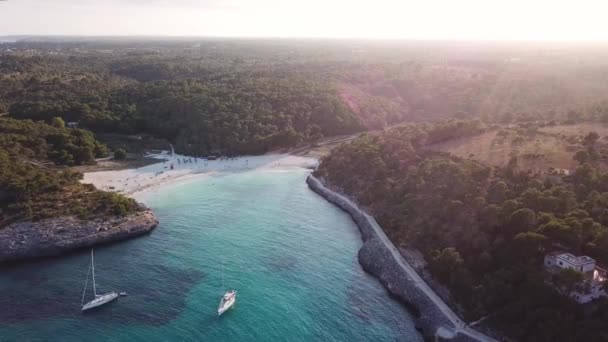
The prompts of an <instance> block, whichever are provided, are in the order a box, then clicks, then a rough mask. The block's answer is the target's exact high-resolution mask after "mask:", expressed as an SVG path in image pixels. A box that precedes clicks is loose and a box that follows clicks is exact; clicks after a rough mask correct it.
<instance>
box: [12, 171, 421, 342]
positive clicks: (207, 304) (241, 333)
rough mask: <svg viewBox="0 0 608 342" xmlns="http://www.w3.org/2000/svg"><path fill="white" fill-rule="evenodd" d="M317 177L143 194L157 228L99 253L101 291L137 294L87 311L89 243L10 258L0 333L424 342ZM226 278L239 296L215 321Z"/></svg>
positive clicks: (196, 182)
mask: <svg viewBox="0 0 608 342" xmlns="http://www.w3.org/2000/svg"><path fill="white" fill-rule="evenodd" d="M307 174H308V171H306V170H290V171H279V170H266V171H248V172H243V173H226V174H221V175H214V176H206V177H200V178H194V179H190V180H187V181H183V182H181V183H177V184H173V185H168V186H165V187H163V188H161V189H159V190H156V191H153V192H148V193H146V194H145V195H144V196H143V200H144V201H145V202H146V204H148V205H149V206H151V207H152V208H153V209H154V210H155V212H156V213H157V215H158V218H159V220H160V225H159V226H158V228H157V229H156V230H155V231H154V232H152V234H150V235H147V236H144V237H141V238H137V239H133V240H130V241H126V242H122V243H119V244H114V245H110V246H102V247H99V248H97V249H96V250H95V256H96V258H95V260H96V269H97V273H96V274H97V282H98V290H99V291H101V292H103V291H104V290H105V291H107V290H117V291H127V292H128V293H129V296H128V297H122V298H119V299H118V300H117V301H115V302H113V303H111V304H109V305H107V306H105V307H102V308H99V309H98V310H95V311H91V312H89V313H86V314H81V313H80V301H81V293H82V288H83V285H84V279H85V277H86V273H87V267H88V263H89V252H88V251H82V252H78V253H74V254H70V255H67V256H64V257H59V258H52V259H48V260H44V261H35V262H30V263H24V264H19V265H14V266H10V267H2V268H0V293H1V297H0V340H1V341H146V342H151V341H420V340H421V337H420V335H419V334H418V333H417V332H416V331H415V330H414V324H413V321H412V319H411V316H410V315H409V314H408V312H407V311H406V310H405V309H404V308H403V307H402V306H401V305H400V304H398V303H397V302H396V301H394V300H392V299H391V298H389V296H388V294H387V292H386V291H385V290H384V288H383V287H382V286H381V285H380V283H379V282H378V281H376V280H375V279H374V278H373V277H371V276H369V275H367V274H365V273H364V271H363V270H362V269H361V267H360V266H359V264H358V262H357V251H358V249H359V248H360V246H361V238H360V235H359V232H358V230H357V228H356V226H355V225H354V223H353V222H352V220H351V219H350V218H349V217H348V216H347V215H346V214H345V213H343V212H342V211H340V210H339V209H337V208H335V207H334V206H333V205H331V204H329V203H327V202H326V201H325V200H324V199H322V198H321V197H319V196H318V195H316V194H315V193H313V192H312V191H310V190H309V189H308V187H307V186H306V184H305V182H304V180H305V177H306V176H307ZM222 265H223V268H224V273H223V274H224V279H225V286H224V287H222ZM229 288H234V289H236V290H238V296H237V303H236V306H235V307H234V308H233V309H232V310H231V311H229V312H227V313H226V314H224V315H223V316H222V317H221V318H219V319H218V318H216V315H215V313H216V309H217V304H218V302H219V299H220V297H221V295H222V294H223V292H224V291H225V290H226V289H229Z"/></svg>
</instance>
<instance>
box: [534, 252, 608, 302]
mask: <svg viewBox="0 0 608 342" xmlns="http://www.w3.org/2000/svg"><path fill="white" fill-rule="evenodd" d="M545 268H546V269H547V270H548V271H549V272H553V273H555V272H556V271H560V270H563V269H568V268H569V269H573V270H576V271H578V272H581V273H582V274H583V276H584V280H583V281H582V282H581V283H580V284H578V285H577V286H576V289H575V290H574V291H572V292H571V293H570V297H572V299H574V300H575V301H576V302H577V303H579V304H584V303H589V302H590V301H592V300H594V299H597V298H600V297H602V296H603V297H608V294H607V293H606V291H604V283H605V282H606V279H607V278H608V274H607V273H608V272H606V270H604V269H602V268H600V267H598V266H597V264H596V262H595V260H594V259H593V258H590V257H588V256H574V255H572V254H570V253H550V254H547V255H546V256H545Z"/></svg>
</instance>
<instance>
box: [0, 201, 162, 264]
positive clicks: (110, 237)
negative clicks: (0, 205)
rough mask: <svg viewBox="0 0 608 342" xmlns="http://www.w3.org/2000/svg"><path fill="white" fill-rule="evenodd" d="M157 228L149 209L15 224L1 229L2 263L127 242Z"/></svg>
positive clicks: (0, 255)
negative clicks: (120, 214)
mask: <svg viewBox="0 0 608 342" xmlns="http://www.w3.org/2000/svg"><path fill="white" fill-rule="evenodd" d="M157 225H158V220H157V219H156V216H155V215H154V213H153V212H152V210H150V209H148V208H142V210H141V211H138V212H136V213H133V214H130V215H127V216H124V217H119V216H116V217H110V218H104V219H94V220H81V219H78V218H76V217H72V216H69V217H58V218H51V219H46V220H41V221H38V222H18V223H13V224H11V225H9V226H7V227H4V228H2V229H0V263H6V262H12V261H20V260H27V259H34V258H39V257H47V256H54V255H59V254H62V253H66V252H69V251H72V250H76V249H80V248H87V247H92V246H94V245H99V244H104V243H110V242H115V241H120V240H125V239H129V238H132V237H136V236H140V235H143V234H146V233H149V232H150V231H152V230H153V229H154V228H156V226H157Z"/></svg>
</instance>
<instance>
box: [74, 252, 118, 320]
mask: <svg viewBox="0 0 608 342" xmlns="http://www.w3.org/2000/svg"><path fill="white" fill-rule="evenodd" d="M91 270H92V271H93V272H92V273H93V294H94V295H95V298H94V299H93V300H92V301H90V302H88V303H86V304H84V305H83V306H82V311H86V310H89V309H93V308H96V307H98V306H102V305H104V304H107V303H109V302H111V301H113V300H114V299H116V298H118V293H116V292H114V291H112V292H108V293H105V294H102V295H98V294H97V285H96V284H95V258H94V255H93V250H92V249H91V265H90V266H89V272H90V271H91ZM88 281H89V273H87V279H86V280H85V283H84V290H83V291H82V301H81V304H83V303H84V297H85V294H86V292H87V283H88Z"/></svg>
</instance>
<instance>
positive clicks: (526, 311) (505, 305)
mask: <svg viewBox="0 0 608 342" xmlns="http://www.w3.org/2000/svg"><path fill="white" fill-rule="evenodd" d="M488 129H489V127H486V126H484V125H483V124H481V123H480V122H478V121H466V122H465V121H448V122H441V123H437V124H418V125H406V126H402V127H396V128H393V129H391V130H388V131H386V132H384V133H377V134H368V135H364V136H363V137H361V138H359V139H357V140H355V141H353V142H352V143H349V144H344V145H342V146H341V147H339V148H336V149H335V150H333V151H332V153H331V154H330V155H329V156H327V157H326V158H324V159H323V160H322V163H321V165H320V168H319V169H318V170H317V171H316V172H315V173H316V175H317V176H319V177H322V178H323V179H325V180H326V181H327V182H328V183H329V184H330V185H331V186H333V187H335V188H337V189H339V190H341V191H342V192H344V193H346V194H348V195H350V196H352V197H354V198H355V199H356V200H357V201H358V202H359V203H360V204H362V205H363V206H365V207H367V208H369V210H370V211H371V213H372V214H373V215H374V216H375V217H376V218H377V220H378V221H379V223H380V224H381V226H382V227H383V229H384V230H385V231H386V233H387V235H388V236H389V237H390V238H391V240H392V241H393V242H394V243H395V244H396V245H403V246H409V247H412V248H416V249H419V250H420V251H421V252H422V253H423V254H424V256H425V259H426V260H427V261H428V262H429V265H428V268H429V270H430V272H431V274H432V275H433V276H434V278H435V279H437V280H438V281H439V282H440V283H442V284H444V285H446V286H447V287H448V288H449V289H450V292H451V295H452V297H453V298H454V299H455V301H456V302H457V303H458V304H459V305H460V306H461V307H462V308H463V309H464V311H465V313H466V317H467V319H468V320H470V321H474V320H477V319H479V318H481V317H489V318H488V321H489V323H490V324H491V325H492V326H493V327H494V328H497V329H498V330H499V331H502V332H504V333H505V334H506V335H508V336H510V337H513V338H515V339H516V340H521V341H557V340H559V341H605V340H606V339H607V338H608V329H607V328H606V325H605V322H606V320H607V319H608V306H606V305H605V304H606V303H605V300H601V301H600V302H599V303H595V304H594V305H591V306H586V307H582V306H580V305H578V304H575V302H574V301H573V300H571V299H569V298H568V297H567V296H563V295H560V294H559V293H558V291H556V289H555V288H554V287H553V286H550V285H548V283H547V281H548V280H550V281H552V282H553V283H555V284H558V286H562V287H563V288H568V286H572V284H573V282H575V281H576V279H577V278H576V276H573V275H572V274H558V275H555V276H553V277H552V278H551V277H550V278H547V277H548V275H547V274H545V273H543V257H544V255H545V254H546V253H548V252H551V251H553V250H568V251H571V252H572V253H574V254H577V255H582V254H585V255H589V256H591V257H593V258H595V259H597V260H598V261H599V262H600V263H601V264H607V263H608V253H606V251H608V209H606V208H607V207H608V173H606V172H604V171H602V168H601V167H600V164H601V163H604V162H605V158H606V157H605V156H606V154H605V153H606V146H605V145H604V144H602V143H600V140H601V137H600V136H599V135H598V134H595V133H593V132H592V133H589V134H587V135H586V136H584V137H583V139H580V140H578V141H579V142H578V144H579V145H578V149H579V151H580V153H576V154H575V156H576V155H579V156H580V155H582V154H585V155H586V156H593V158H583V157H575V158H576V160H577V163H578V164H579V166H578V167H577V168H576V169H574V170H572V172H571V174H570V175H566V174H564V173H560V172H559V171H558V170H552V169H545V170H544V172H542V173H539V172H535V171H530V170H529V169H526V168H525V167H522V165H520V161H521V158H522V156H521V155H513V156H512V158H511V159H510V160H509V162H508V163H507V164H506V165H504V166H497V167H491V166H488V165H485V164H483V163H481V162H479V161H477V160H475V159H474V156H471V157H464V158H463V157H457V156H454V155H451V154H449V153H445V152H440V151H434V150H432V149H429V148H428V146H431V145H435V144H437V143H440V142H445V141H448V140H450V139H455V138H462V137H469V136H475V135H479V134H481V133H482V132H485V131H486V130H488ZM471 158H473V159H471ZM575 273H576V272H575Z"/></svg>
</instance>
